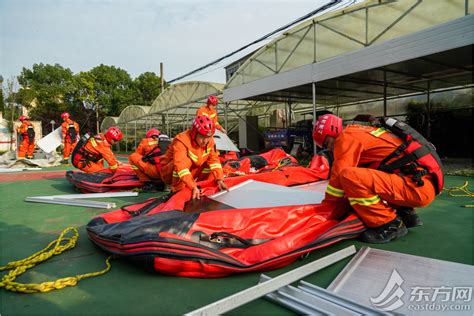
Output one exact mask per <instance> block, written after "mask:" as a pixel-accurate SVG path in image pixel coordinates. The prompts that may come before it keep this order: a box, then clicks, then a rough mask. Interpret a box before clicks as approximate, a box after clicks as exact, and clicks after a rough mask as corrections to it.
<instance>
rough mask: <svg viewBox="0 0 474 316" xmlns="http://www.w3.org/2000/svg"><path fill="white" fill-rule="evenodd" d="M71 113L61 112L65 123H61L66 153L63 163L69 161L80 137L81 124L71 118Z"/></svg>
mask: <svg viewBox="0 0 474 316" xmlns="http://www.w3.org/2000/svg"><path fill="white" fill-rule="evenodd" d="M69 116H70V115H69V113H67V112H64V113H63V114H61V119H62V120H63V123H62V124H61V132H62V135H63V145H64V155H63V163H65V164H66V163H68V160H69V156H70V155H71V153H72V150H73V149H74V147H75V146H76V144H77V141H78V139H79V124H77V123H76V122H74V121H73V120H71V119H70V118H69Z"/></svg>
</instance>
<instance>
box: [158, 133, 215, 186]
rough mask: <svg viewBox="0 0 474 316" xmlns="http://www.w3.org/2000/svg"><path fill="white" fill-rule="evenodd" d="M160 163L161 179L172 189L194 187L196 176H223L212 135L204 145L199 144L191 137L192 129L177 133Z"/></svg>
mask: <svg viewBox="0 0 474 316" xmlns="http://www.w3.org/2000/svg"><path fill="white" fill-rule="evenodd" d="M161 166H162V169H161V179H162V180H163V182H164V183H166V184H171V185H172V191H173V192H176V191H179V190H181V189H183V188H184V187H188V188H189V189H191V190H192V189H194V188H195V187H196V181H195V179H196V180H197V181H201V180H206V179H215V180H216V181H217V180H224V174H223V172H222V166H221V164H220V162H219V156H218V153H217V152H216V150H215V143H214V139H213V138H212V137H211V138H210V140H209V143H208V144H207V147H206V148H202V147H200V146H198V145H197V144H196V142H195V141H194V140H192V138H191V130H187V131H185V132H182V133H180V134H178V135H176V137H175V138H174V139H173V141H172V142H171V144H170V146H169V147H168V150H167V151H166V154H165V155H164V156H162V157H161Z"/></svg>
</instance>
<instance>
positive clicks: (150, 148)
mask: <svg viewBox="0 0 474 316" xmlns="http://www.w3.org/2000/svg"><path fill="white" fill-rule="evenodd" d="M160 134H161V132H160V131H159V130H157V129H156V128H152V129H150V130H149V131H148V132H147V133H146V135H145V138H144V139H142V141H141V142H140V144H139V145H138V148H137V150H136V151H135V152H134V153H133V154H131V155H130V156H128V161H129V163H130V165H131V166H132V169H133V170H134V171H135V173H136V174H137V176H138V179H139V180H140V181H141V182H143V183H145V186H144V187H143V188H142V189H143V190H144V191H147V190H153V189H155V185H154V183H153V182H156V181H159V182H161V175H160V170H161V164H160V156H161V155H162V154H163V152H162V148H161V146H160V143H159V137H160Z"/></svg>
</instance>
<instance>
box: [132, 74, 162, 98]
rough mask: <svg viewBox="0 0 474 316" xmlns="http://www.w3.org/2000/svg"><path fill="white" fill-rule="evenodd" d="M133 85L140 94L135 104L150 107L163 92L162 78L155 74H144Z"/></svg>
mask: <svg viewBox="0 0 474 316" xmlns="http://www.w3.org/2000/svg"><path fill="white" fill-rule="evenodd" d="M133 84H134V86H135V89H136V90H137V92H138V98H137V102H135V104H140V105H147V106H149V105H151V104H152V103H153V101H154V100H155V99H156V97H157V96H158V95H159V94H160V93H161V91H162V87H161V78H160V77H159V76H157V75H156V74H155V73H154V72H145V73H142V74H141V75H140V76H138V77H137V78H135V80H134V81H133Z"/></svg>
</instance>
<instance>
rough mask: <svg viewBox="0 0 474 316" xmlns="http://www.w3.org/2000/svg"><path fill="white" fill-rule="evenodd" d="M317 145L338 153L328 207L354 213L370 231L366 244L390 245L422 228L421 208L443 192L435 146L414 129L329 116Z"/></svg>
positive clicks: (317, 131) (317, 133)
mask: <svg viewBox="0 0 474 316" xmlns="http://www.w3.org/2000/svg"><path fill="white" fill-rule="evenodd" d="M313 139H314V142H315V143H316V144H317V145H318V146H319V147H322V148H327V149H329V150H331V151H333V154H334V163H333V165H332V169H331V174H330V179H329V185H328V187H327V189H326V195H325V199H324V200H323V202H322V203H323V204H324V205H326V206H328V207H329V208H330V209H331V210H332V217H333V218H338V217H340V216H341V215H343V214H344V213H345V212H347V211H348V210H350V209H351V208H352V209H353V210H354V211H355V212H356V213H357V215H358V216H359V217H360V218H361V220H362V221H363V222H364V224H365V225H366V226H367V230H366V231H365V232H364V233H363V234H362V235H361V237H360V238H361V240H362V241H365V242H369V243H386V242H389V241H390V240H392V239H394V238H397V237H401V236H404V235H406V234H407V227H414V226H418V225H421V224H422V223H421V220H420V218H419V216H418V214H416V213H415V211H414V209H413V208H415V207H423V206H427V205H428V204H430V203H431V202H432V201H433V200H434V198H435V196H436V195H437V194H439V193H440V192H441V190H442V188H443V173H442V170H441V168H442V165H441V161H440V159H439V156H438V154H437V153H436V150H435V148H434V146H433V145H432V144H431V143H430V142H428V141H427V140H426V139H425V138H424V137H423V136H422V135H421V134H420V133H418V132H417V131H415V130H414V129H413V128H412V127H410V126H409V125H407V124H405V123H403V122H401V121H398V120H396V119H393V118H382V119H381V120H380V124H379V126H363V125H349V126H347V127H346V128H345V129H344V130H343V127H342V119H341V118H339V117H337V116H335V115H332V114H326V115H323V116H321V117H319V119H318V121H317V122H316V125H315V126H314V130H313Z"/></svg>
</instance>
